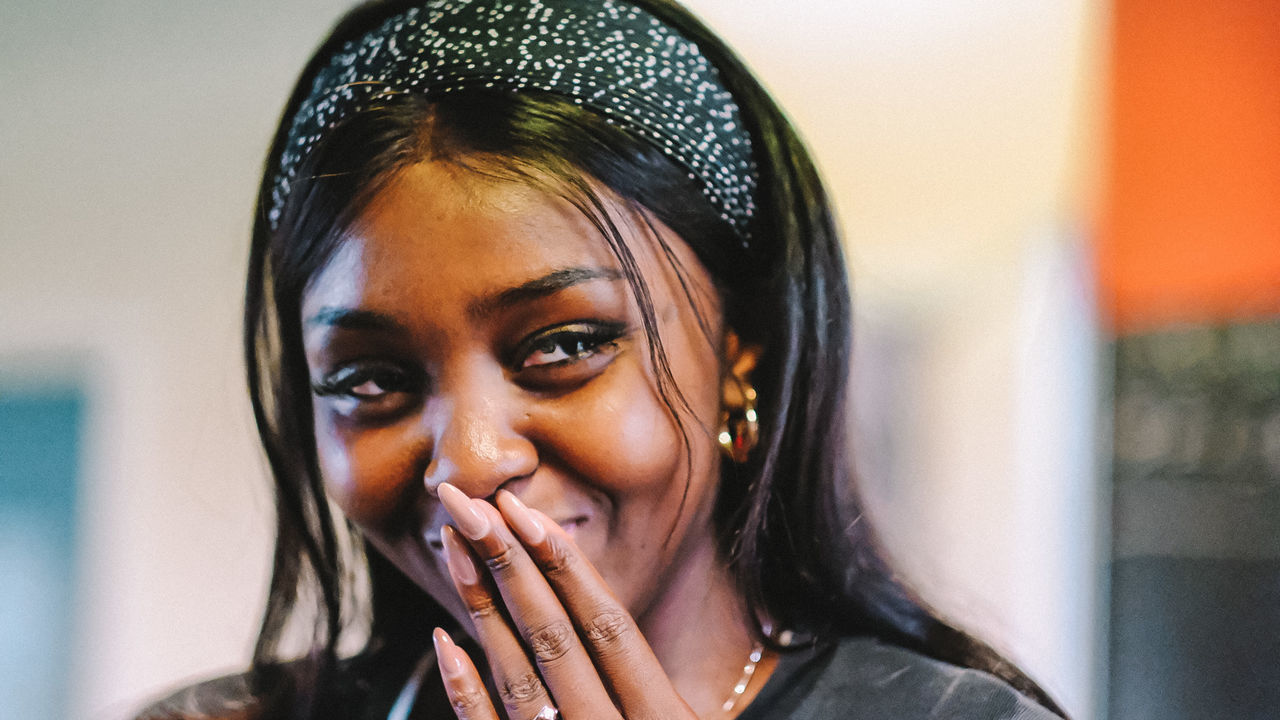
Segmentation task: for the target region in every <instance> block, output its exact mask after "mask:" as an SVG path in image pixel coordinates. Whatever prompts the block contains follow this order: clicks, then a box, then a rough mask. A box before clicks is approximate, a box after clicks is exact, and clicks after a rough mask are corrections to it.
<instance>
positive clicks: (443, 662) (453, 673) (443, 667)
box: [431, 628, 462, 678]
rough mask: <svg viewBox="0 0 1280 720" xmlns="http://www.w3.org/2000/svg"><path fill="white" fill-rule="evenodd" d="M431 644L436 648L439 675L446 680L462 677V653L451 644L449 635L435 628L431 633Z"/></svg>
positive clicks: (451, 639)
mask: <svg viewBox="0 0 1280 720" xmlns="http://www.w3.org/2000/svg"><path fill="white" fill-rule="evenodd" d="M431 642H432V644H434V645H435V646H436V662H437V664H438V665H439V666H440V674H441V675H444V676H445V677H447V678H456V677H458V676H460V675H462V657H461V653H462V651H461V650H460V649H458V646H457V645H454V644H453V638H451V637H449V633H447V632H445V631H444V630H442V629H440V628H436V629H435V631H434V632H432V633H431Z"/></svg>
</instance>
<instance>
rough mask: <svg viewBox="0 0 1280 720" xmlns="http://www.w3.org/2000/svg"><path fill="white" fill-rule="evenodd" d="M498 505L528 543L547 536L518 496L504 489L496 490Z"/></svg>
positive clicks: (539, 540)
mask: <svg viewBox="0 0 1280 720" xmlns="http://www.w3.org/2000/svg"><path fill="white" fill-rule="evenodd" d="M498 505H499V506H500V507H502V511H503V513H502V514H503V515H505V516H506V518H507V521H508V522H510V523H511V527H512V529H514V530H515V531H516V534H518V535H519V536H520V539H521V540H524V541H525V543H526V544H528V545H537V544H538V543H540V542H542V541H543V540H545V539H546V538H547V529H546V528H545V527H543V526H542V523H540V522H538V519H537V518H536V517H534V516H533V513H531V512H529V507H528V506H527V505H525V504H524V503H522V502H520V498H518V497H516V496H515V495H514V494H512V493H510V492H508V491H506V490H499V491H498Z"/></svg>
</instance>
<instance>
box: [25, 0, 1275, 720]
mask: <svg viewBox="0 0 1280 720" xmlns="http://www.w3.org/2000/svg"><path fill="white" fill-rule="evenodd" d="M688 4H689V5H691V6H692V7H693V8H694V9H695V10H696V11H697V12H699V13H700V14H701V15H703V16H704V18H706V19H707V20H708V21H709V22H710V24H711V25H712V26H713V27H715V28H717V29H719V30H720V31H721V32H722V33H723V34H724V36H726V38H727V39H728V40H729V41H730V43H731V44H733V45H734V46H736V47H737V48H738V49H739V51H740V52H741V53H742V54H743V55H744V56H745V57H746V58H747V59H748V61H749V63H750V64H751V65H752V66H753V67H754V68H756V69H757V71H758V72H759V74H760V75H761V77H762V78H763V79H764V81H765V83H766V84H767V85H768V86H769V87H770V88H771V89H772V90H773V91H774V93H775V94H776V95H777V96H778V98H779V100H780V101H781V102H782V104H783V105H784V107H786V108H787V109H788V110H789V111H790V112H791V114H792V116H793V118H794V120H795V123H796V124H797V126H798V127H799V129H800V131H801V133H802V134H803V135H804V136H805V137H806V139H807V140H808V142H809V143H810V144H811V146H812V148H813V151H814V153H815V155H816V156H817V158H818V161H819V163H820V164H821V166H822V167H823V169H824V171H825V174H826V176H827V178H828V180H829V182H830V185H831V188H832V191H833V194H834V196H835V198H836V203H837V208H838V211H839V213H840V215H841V217H842V220H843V224H844V226H845V228H846V233H847V239H848V249H849V254H848V257H849V264H850V267H851V269H852V272H853V276H854V283H855V302H856V308H857V322H858V326H857V333H858V344H857V358H856V361H855V368H854V372H855V376H856V378H857V386H858V393H857V402H856V403H855V408H854V417H853V418H851V423H850V426H851V432H853V433H855V436H856V437H857V439H858V443H859V445H858V448H859V456H858V464H859V471H860V473H861V475H862V480H863V487H864V490H865V492H866V493H867V495H868V497H869V502H870V504H871V505H872V506H873V507H874V509H875V511H876V513H877V515H876V517H877V518H878V522H879V524H880V528H881V530H882V533H883V534H884V536H885V540H886V543H887V544H888V546H889V548H890V550H891V552H892V554H893V555H894V557H895V559H896V560H897V562H898V563H899V565H900V566H901V567H902V569H903V572H904V575H905V576H906V577H907V578H908V579H909V580H910V581H911V582H912V583H913V584H914V585H915V586H916V587H917V588H918V589H919V591H920V592H921V593H922V594H923V595H924V597H926V598H927V599H928V600H929V601H930V602H931V603H932V604H933V605H934V606H936V607H937V608H938V609H939V610H940V611H942V612H943V613H945V614H946V615H948V616H949V617H951V618H953V619H954V620H955V621H956V622H958V623H960V624H962V625H963V626H965V627H968V628H971V629H973V630H974V631H976V632H978V633H979V634H981V635H982V636H983V637H985V638H987V639H989V640H990V641H991V642H992V643H993V644H995V645H996V646H997V647H998V648H1000V649H1001V650H1003V651H1004V652H1006V653H1007V654H1008V655H1009V656H1010V657H1011V658H1013V659H1014V660H1016V661H1017V662H1019V663H1020V664H1022V665H1023V666H1024V667H1025V669H1027V670H1028V671H1029V672H1030V673H1031V674H1032V675H1033V676H1034V677H1035V678H1037V679H1038V680H1039V681H1040V682H1041V683H1042V684H1043V685H1044V686H1045V687H1046V688H1047V689H1048V690H1049V691H1050V692H1051V693H1052V694H1053V695H1055V696H1056V697H1058V698H1059V699H1060V700H1061V702H1062V703H1063V704H1064V705H1065V706H1066V707H1067V708H1068V709H1069V710H1070V711H1071V712H1072V713H1073V715H1074V716H1075V717H1077V718H1107V717H1110V718H1124V719H1126V720H1127V719H1129V718H1157V717H1158V718H1211V717H1212V718H1217V717H1232V718H1262V717H1266V716H1268V715H1267V713H1272V712H1274V708H1275V707H1277V706H1280V671H1277V667H1276V663H1275V662H1274V660H1275V658H1276V657H1280V202H1277V199H1280V3H1277V2H1275V0H1225V1H1224V2H1216V3H1211V2H1198V3H1197V2H1176V3H1168V2H1156V1H1155V0H1056V1H1050V0H1020V1H1018V2H1012V1H1006V2H994V1H981V0H951V1H950V2H947V3H932V2H924V1H923V0H894V1H892V2H890V1H888V0H689V3H688ZM346 6H347V3H346V2H342V1H337V0H310V1H308V2H301V1H300V0H277V1H274V2H271V3H261V2H251V1H250V0H222V1H221V2H218V3H181V2H179V3H175V2H161V1H160V0H101V2H97V3H81V2H70V0H40V1H39V2H37V1H36V0H7V1H6V2H5V3H4V5H3V7H0V92H2V96H3V98H4V111H3V112H2V113H0V139H2V140H3V142H0V250H2V251H3V252H2V253H0V638H3V639H2V640H0V703H3V704H4V706H5V707H6V708H7V710H6V712H5V713H4V714H6V715H7V716H12V717H65V718H97V717H107V718H119V717H125V716H127V715H128V713H129V712H130V711H131V710H134V709H136V708H137V707H138V705H140V704H141V703H142V702H144V701H145V699H146V698H148V697H151V696H154V695H156V694H157V693H162V692H164V691H165V689H167V688H170V687H172V686H174V685H176V684H179V683H183V682H188V681H191V680H193V679H197V678H201V677H207V676H209V675H213V674H219V673H225V672H231V671H236V670H239V669H242V668H243V667H244V666H245V664H246V662H247V660H248V657H249V653H250V648H251V645H252V641H253V637H254V633H255V630H256V626H257V623H258V621H259V614H260V611H261V605H262V602H263V599H264V592H265V584H266V579H267V573H268V569H269V568H268V564H269V552H270V546H271V521H270V515H271V499H270V496H269V493H268V492H267V483H266V480H265V475H264V463H263V462H262V460H261V458H260V456H259V454H258V450H257V445H256V439H255V434H254V431H253V428H252V419H251V415H250V412H249V408H248V402H247V398H246V394H245V391H244V389H243V383H242V380H241V376H242V370H241V363H240V360H239V338H238V333H239V322H240V321H239V312H240V302H241V301H240V287H241V283H242V278H241V275H242V273H243V268H244V264H245V258H246V252H247V239H248V234H249V222H250V215H251V210H252V201H253V195H254V191H255V188H256V183H257V180H256V175H257V174H258V172H259V167H260V164H261V162H262V156H263V153H264V152H265V148H266V146H267V143H268V141H269V138H270V135H271V133H272V131H273V128H274V125H275V122H276V119H277V114H278V112H279V110H280V107H281V106H282V104H283V101H284V99H285V96H286V94H287V92H288V90H289V88H290V86H291V83H292V81H293V79H294V75H295V73H296V72H297V71H298V70H299V69H300V68H301V65H302V63H303V62H304V60H305V59H306V57H307V55H308V53H309V51H310V50H311V49H312V47H313V46H314V44H315V43H317V42H318V41H319V39H320V37H321V36H322V34H323V33H324V32H325V31H326V30H327V28H328V27H329V25H330V24H331V23H332V22H333V20H334V19H336V17H337V16H338V15H339V14H340V13H341V12H342V10H344V9H345V7H346ZM1271 716H1273V715H1271Z"/></svg>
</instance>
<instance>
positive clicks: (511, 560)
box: [484, 545, 520, 575]
mask: <svg viewBox="0 0 1280 720" xmlns="http://www.w3.org/2000/svg"><path fill="white" fill-rule="evenodd" d="M519 554H520V551H519V550H517V549H516V547H515V546H514V545H507V546H506V547H504V548H503V549H502V550H501V551H499V552H498V554H496V555H492V556H490V557H487V558H485V560H484V564H485V565H486V566H487V567H488V568H489V572H491V573H493V574H494V575H498V574H502V573H506V572H507V571H509V570H510V569H511V567H512V566H513V565H514V564H515V562H516V558H517V557H519Z"/></svg>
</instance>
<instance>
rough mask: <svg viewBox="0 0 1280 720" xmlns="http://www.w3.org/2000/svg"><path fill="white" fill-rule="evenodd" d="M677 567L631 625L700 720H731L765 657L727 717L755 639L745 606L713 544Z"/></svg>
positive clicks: (761, 672) (751, 691) (767, 668)
mask: <svg viewBox="0 0 1280 720" xmlns="http://www.w3.org/2000/svg"><path fill="white" fill-rule="evenodd" d="M698 547H700V548H702V549H701V550H699V551H697V552H696V553H695V554H694V555H692V556H689V557H687V558H686V559H685V561H684V562H681V563H677V565H678V566H679V571H678V572H676V573H673V575H672V577H670V578H669V579H668V582H667V583H666V589H665V591H664V592H663V594H662V595H661V597H659V598H658V599H657V602H655V603H654V604H653V605H652V606H651V607H650V609H649V610H648V611H647V612H645V613H644V614H643V615H642V616H640V617H638V618H637V619H636V620H637V622H638V624H639V625H640V630H641V632H643V633H644V636H645V638H646V639H647V640H648V641H649V645H650V646H651V647H652V648H653V651H654V654H655V655H657V657H658V661H659V662H660V663H662V667H663V669H664V670H665V671H666V673H667V677H669V678H670V679H671V682H672V684H674V685H675V688H676V691H677V692H679V693H680V696H681V697H683V698H684V699H685V702H687V703H688V704H689V706H690V707H692V708H693V710H694V711H695V712H696V713H697V714H698V717H699V718H703V719H704V720H712V719H715V720H721V719H723V718H728V717H733V716H734V715H736V714H737V713H738V712H740V711H741V710H742V709H743V708H745V707H746V706H747V704H748V703H749V702H750V701H751V698H752V697H754V696H755V694H756V692H758V691H759V688H760V687H761V686H762V685H763V684H764V681H765V680H766V679H767V678H768V675H769V673H770V672H771V671H772V669H773V664H774V662H773V660H774V659H773V657H772V655H771V654H766V656H765V657H764V659H763V660H762V661H761V662H759V663H758V664H757V666H756V668H755V673H754V674H753V675H752V677H751V682H750V683H749V684H748V686H747V688H746V689H745V691H744V692H743V693H742V694H741V695H740V696H739V697H738V698H737V702H736V704H735V706H734V710H733V712H732V713H726V712H724V710H723V707H722V706H723V705H724V703H725V701H726V700H728V699H729V698H731V697H732V696H733V695H734V686H735V685H737V684H738V683H739V681H740V680H742V678H743V674H744V673H743V669H744V666H745V665H747V664H748V663H749V662H750V660H749V657H750V655H751V653H752V651H753V650H754V649H755V648H756V646H757V644H758V640H757V639H756V636H755V634H754V633H753V631H752V627H751V624H750V619H749V617H748V615H747V610H746V604H745V603H744V601H743V599H742V597H741V595H740V594H739V592H738V590H737V586H736V584H735V583H734V581H733V577H732V575H731V574H730V572H729V570H728V568H726V567H725V566H724V563H723V561H722V560H721V559H720V558H719V557H718V555H717V553H716V552H715V550H714V543H700V544H698Z"/></svg>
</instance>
